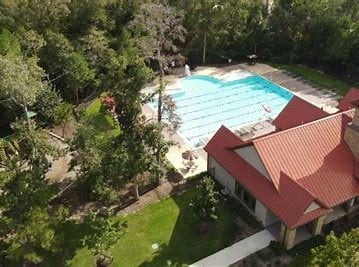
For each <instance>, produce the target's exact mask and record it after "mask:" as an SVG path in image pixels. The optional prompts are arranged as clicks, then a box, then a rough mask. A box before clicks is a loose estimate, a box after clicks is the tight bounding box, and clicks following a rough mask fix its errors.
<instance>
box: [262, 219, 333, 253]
mask: <svg viewBox="0 0 359 267" xmlns="http://www.w3.org/2000/svg"><path fill="white" fill-rule="evenodd" d="M325 217H326V216H325V215H323V216H321V217H319V218H317V219H315V220H313V221H311V222H309V223H307V224H304V225H301V226H298V227H297V228H293V229H291V228H289V227H288V226H286V225H285V224H284V223H283V222H277V223H275V224H272V225H270V226H268V227H267V229H268V231H270V232H271V234H272V235H273V236H274V237H275V238H277V240H278V241H279V242H282V243H283V244H284V246H285V247H286V248H287V249H290V248H292V247H294V246H295V245H297V244H299V243H301V242H303V241H305V240H307V239H310V238H312V237H313V236H315V235H319V234H320V233H321V231H322V227H323V225H324V219H325Z"/></svg>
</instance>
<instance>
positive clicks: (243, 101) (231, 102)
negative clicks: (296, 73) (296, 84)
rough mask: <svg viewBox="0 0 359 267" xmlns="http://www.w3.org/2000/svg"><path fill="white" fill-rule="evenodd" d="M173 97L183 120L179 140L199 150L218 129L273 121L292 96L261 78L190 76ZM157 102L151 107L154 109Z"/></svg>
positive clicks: (181, 82)
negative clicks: (221, 78)
mask: <svg viewBox="0 0 359 267" xmlns="http://www.w3.org/2000/svg"><path fill="white" fill-rule="evenodd" d="M171 95H172V98H173V100H174V102H175V103H176V106H177V109H176V112H177V114H178V115H179V116H180V117H181V119H182V124H181V127H180V129H179V133H180V135H181V136H183V137H185V138H186V139H187V141H188V142H189V143H190V144H191V145H192V146H194V147H199V146H202V145H204V144H205V143H206V140H207V139H208V138H210V137H211V136H212V135H213V134H214V133H215V132H216V131H217V130H218V129H219V127H220V126H221V125H225V126H226V127H228V128H230V129H232V130H233V129H239V128H240V127H242V126H244V125H248V124H252V123H255V122H259V121H263V120H265V119H268V118H272V119H274V118H275V117H276V116H277V115H278V114H279V113H280V112H281V110H282V109H283V108H284V107H285V106H286V105H287V103H288V102H289V100H290V99H291V98H292V97H293V95H292V94H291V93H290V92H289V91H286V90H285V89H283V88H281V87H279V86H278V85H276V84H274V83H271V82H270V81H268V80H266V79H264V78H262V77H260V76H255V75H254V76H249V77H245V78H242V79H239V80H234V81H221V80H218V79H216V78H215V77H212V76H204V75H203V76H202V75H196V76H190V77H186V78H184V79H182V80H181V81H180V90H179V91H178V92H175V93H173V94H171ZM156 102H157V101H154V102H153V103H152V106H153V107H155V106H156Z"/></svg>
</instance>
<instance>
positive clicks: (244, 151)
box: [235, 146, 272, 181]
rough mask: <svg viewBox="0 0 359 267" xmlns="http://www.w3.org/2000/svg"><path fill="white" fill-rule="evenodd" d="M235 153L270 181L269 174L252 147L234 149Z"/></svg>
mask: <svg viewBox="0 0 359 267" xmlns="http://www.w3.org/2000/svg"><path fill="white" fill-rule="evenodd" d="M235 152H236V153H237V154H238V155H240V156H241V157H242V159H244V160H245V161H247V162H248V163H249V164H251V165H252V166H253V167H254V168H255V169H256V170H257V171H259V172H260V173H261V174H262V175H263V176H265V177H266V178H267V179H268V180H269V181H272V180H271V179H270V178H269V174H268V172H267V170H266V168H265V167H264V165H263V162H262V160H261V158H260V156H259V154H258V152H257V150H256V149H255V148H254V146H246V147H241V148H239V149H236V150H235Z"/></svg>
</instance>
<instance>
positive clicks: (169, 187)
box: [118, 181, 191, 214]
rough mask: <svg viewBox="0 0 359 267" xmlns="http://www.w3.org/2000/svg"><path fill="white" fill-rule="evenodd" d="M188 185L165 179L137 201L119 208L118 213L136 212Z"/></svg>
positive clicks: (184, 188)
mask: <svg viewBox="0 0 359 267" xmlns="http://www.w3.org/2000/svg"><path fill="white" fill-rule="evenodd" d="M190 186H191V185H189V184H188V183H186V182H182V183H178V184H174V183H171V182H168V181H166V182H164V183H163V184H161V185H159V186H158V187H156V188H155V189H153V190H151V191H149V192H147V193H145V194H143V195H142V196H141V197H140V199H139V200H138V201H137V202H135V203H133V204H131V205H130V206H128V207H126V208H124V209H122V210H120V211H119V212H118V214H129V213H133V212H136V211H138V210H140V209H143V208H144V207H147V206H149V205H151V204H153V203H156V202H159V201H161V200H162V199H164V198H166V197H168V196H170V195H172V194H175V193H179V192H182V191H184V190H186V189H187V188H188V187H190Z"/></svg>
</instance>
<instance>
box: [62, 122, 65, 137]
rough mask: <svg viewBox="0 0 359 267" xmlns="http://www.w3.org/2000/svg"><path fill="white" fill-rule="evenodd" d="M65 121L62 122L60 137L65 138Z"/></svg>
mask: <svg viewBox="0 0 359 267" xmlns="http://www.w3.org/2000/svg"><path fill="white" fill-rule="evenodd" d="M65 128H66V122H65V123H63V124H62V137H63V138H65Z"/></svg>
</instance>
